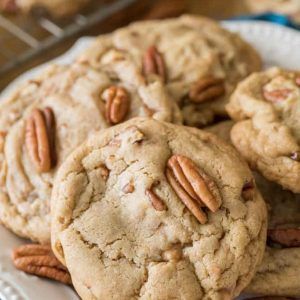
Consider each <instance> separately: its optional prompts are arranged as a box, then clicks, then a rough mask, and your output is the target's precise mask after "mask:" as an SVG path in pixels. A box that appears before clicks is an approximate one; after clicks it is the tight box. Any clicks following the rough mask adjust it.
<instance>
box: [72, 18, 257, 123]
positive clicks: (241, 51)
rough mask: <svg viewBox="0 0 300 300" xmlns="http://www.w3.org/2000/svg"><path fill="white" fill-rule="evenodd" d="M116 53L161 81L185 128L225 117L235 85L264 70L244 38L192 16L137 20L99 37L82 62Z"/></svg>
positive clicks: (97, 61)
mask: <svg viewBox="0 0 300 300" xmlns="http://www.w3.org/2000/svg"><path fill="white" fill-rule="evenodd" d="M111 55H117V56H118V57H123V56H127V57H129V58H130V59H131V60H132V61H133V62H134V63H135V64H136V65H137V66H138V67H139V69H140V73H143V74H144V76H145V78H146V79H149V77H150V78H151V77H152V76H154V75H156V76H159V77H161V79H162V80H163V81H164V82H165V83H166V85H167V87H168V89H169V91H170V93H171V95H172V97H173V99H174V101H176V102H177V103H178V104H179V105H180V107H181V110H182V113H183V117H184V122H185V124H187V125H189V126H200V127H203V126H205V125H207V124H209V123H212V121H213V120H214V118H215V116H218V115H226V111H225V104H226V103H227V100H228V97H229V95H230V94H231V92H232V91H233V89H234V88H235V86H236V84H237V83H238V82H239V81H240V80H241V79H243V78H245V77H246V76H247V75H249V74H250V73H251V72H254V71H258V70H260V68H261V61H260V58H259V55H258V54H257V53H256V51H255V50H254V49H253V48H252V47H251V46H250V45H248V44H247V43H246V42H244V41H243V40H242V39H241V38H240V37H239V36H237V35H236V34H234V33H231V32H229V31H227V30H225V29H223V28H221V27H220V25H219V24H218V23H216V22H215V21H213V20H210V19H207V18H204V17H199V16H190V15H185V16H182V17H179V18H176V19H168V20H163V21H157V20H156V21H143V22H137V23H134V24H132V25H130V26H128V27H124V28H121V29H118V30H117V31H115V32H113V33H112V34H109V35H103V36H99V37H98V38H97V40H96V42H94V43H93V44H92V46H91V47H89V49H87V50H85V52H84V53H83V54H82V55H81V56H80V57H79V58H78V59H79V61H80V62H82V63H88V64H90V65H92V66H94V67H96V68H97V67H102V66H103V65H106V57H107V56H111Z"/></svg>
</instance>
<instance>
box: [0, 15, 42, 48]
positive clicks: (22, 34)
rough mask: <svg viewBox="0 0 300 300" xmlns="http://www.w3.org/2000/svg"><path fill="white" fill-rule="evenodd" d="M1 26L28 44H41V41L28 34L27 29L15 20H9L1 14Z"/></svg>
mask: <svg viewBox="0 0 300 300" xmlns="http://www.w3.org/2000/svg"><path fill="white" fill-rule="evenodd" d="M0 26H1V27H2V28H4V29H6V30H7V31H8V32H10V33H11V34H13V35H14V36H16V37H17V38H18V39H20V40H21V41H23V42H24V43H26V44H27V45H28V46H30V47H33V48H36V47H38V45H39V41H38V40H37V39H35V38H34V37H33V36H31V35H30V34H28V33H27V32H26V31H24V30H23V29H21V28H20V27H18V26H16V25H15V24H14V23H13V22H11V21H9V20H7V19H6V18H4V17H3V16H2V15H0Z"/></svg>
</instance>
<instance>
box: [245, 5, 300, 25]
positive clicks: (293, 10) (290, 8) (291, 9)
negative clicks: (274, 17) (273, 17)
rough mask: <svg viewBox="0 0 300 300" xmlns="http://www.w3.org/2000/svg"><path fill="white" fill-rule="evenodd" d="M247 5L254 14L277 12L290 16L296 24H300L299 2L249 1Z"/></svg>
mask: <svg viewBox="0 0 300 300" xmlns="http://www.w3.org/2000/svg"><path fill="white" fill-rule="evenodd" d="M246 3H247V6H248V7H249V9H250V10H251V11H252V12H255V13H263V12H275V13H279V14H284V15H288V16H289V17H291V18H292V19H293V20H295V21H296V22H300V1H299V0H276V1H274V0H247V1H246Z"/></svg>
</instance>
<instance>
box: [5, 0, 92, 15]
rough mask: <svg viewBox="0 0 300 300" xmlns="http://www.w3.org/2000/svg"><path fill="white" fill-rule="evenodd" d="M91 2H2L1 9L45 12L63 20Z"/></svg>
mask: <svg viewBox="0 0 300 300" xmlns="http://www.w3.org/2000/svg"><path fill="white" fill-rule="evenodd" d="M89 2H90V0H1V2H0V9H1V10H3V11H5V12H10V13H15V12H18V11H21V12H24V13H29V12H32V11H36V10H39V11H41V10H44V11H46V12H47V13H49V14H50V15H52V16H54V17H60V18H61V17H65V16H70V15H73V14H75V13H77V12H78V11H80V9H82V8H83V7H84V6H85V5H86V4H87V3H89Z"/></svg>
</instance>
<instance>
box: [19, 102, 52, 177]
mask: <svg viewBox="0 0 300 300" xmlns="http://www.w3.org/2000/svg"><path fill="white" fill-rule="evenodd" d="M25 143H26V147H27V150H28V153H29V157H30V159H31V160H32V162H33V163H34V164H35V167H36V169H37V170H38V171H39V172H48V171H49V170H50V169H51V168H52V167H54V165H55V164H56V151H55V118H54V113H53V111H52V109H51V108H50V107H46V108H44V109H43V110H41V109H35V110H34V111H33V112H32V114H31V115H30V117H29V118H28V119H27V122H26V137H25Z"/></svg>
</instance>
